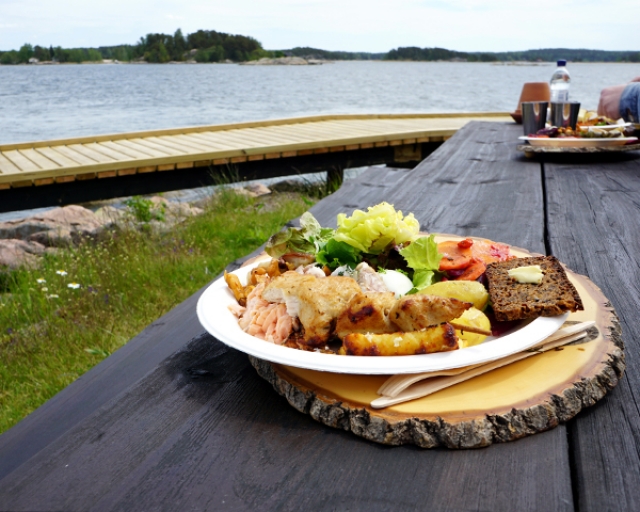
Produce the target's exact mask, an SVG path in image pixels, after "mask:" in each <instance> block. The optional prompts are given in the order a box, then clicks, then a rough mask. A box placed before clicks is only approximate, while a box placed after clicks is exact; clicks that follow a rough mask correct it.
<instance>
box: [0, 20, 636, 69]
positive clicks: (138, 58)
mask: <svg viewBox="0 0 640 512" xmlns="http://www.w3.org/2000/svg"><path fill="white" fill-rule="evenodd" d="M283 57H300V58H303V59H306V60H314V61H319V60H397V61H459V62H554V61H556V60H558V59H566V60H568V61H571V62H640V51H605V50H588V49H569V48H545V49H539V50H526V51H520V52H458V51H454V50H447V49H446V48H418V47H414V46H410V47H400V48H396V49H393V50H390V51H388V52H385V53H368V52H343V51H327V50H320V49H317V48H309V47H296V48H292V49H288V50H284V49H283V50H265V49H264V48H263V47H262V44H261V43H260V42H259V41H258V40H256V39H254V38H253V37H250V36H243V35H238V34H226V33H224V32H216V31H215V30H198V31H196V32H194V33H192V34H187V35H186V36H185V35H184V34H183V33H182V30H180V29H178V30H176V32H175V33H174V34H173V35H171V34H147V35H146V36H144V37H141V38H140V40H139V41H138V42H137V43H136V44H133V45H130V44H123V45H118V46H100V47H98V48H62V47H60V46H57V47H53V46H49V47H48V48H47V47H46V46H39V45H35V46H33V45H31V44H29V43H27V44H24V45H22V46H21V47H20V48H19V49H18V50H8V51H0V64H29V63H31V64H37V63H60V64H64V63H82V62H103V61H111V62H148V63H168V62H234V63H240V62H249V61H259V60H261V59H278V58H283Z"/></svg>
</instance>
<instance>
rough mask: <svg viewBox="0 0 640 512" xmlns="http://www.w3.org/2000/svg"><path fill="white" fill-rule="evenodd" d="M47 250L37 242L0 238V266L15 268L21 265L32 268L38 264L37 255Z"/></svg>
mask: <svg viewBox="0 0 640 512" xmlns="http://www.w3.org/2000/svg"><path fill="white" fill-rule="evenodd" d="M45 252H47V248H46V247H45V246H44V245H42V244H39V243H38V242H27V241H25V240H17V239H9V240H0V268H2V267H8V268H9V269H11V270H15V269H17V268H20V267H22V266H25V267H29V268H34V267H36V266H37V264H38V256H42V255H43V254H44V253H45Z"/></svg>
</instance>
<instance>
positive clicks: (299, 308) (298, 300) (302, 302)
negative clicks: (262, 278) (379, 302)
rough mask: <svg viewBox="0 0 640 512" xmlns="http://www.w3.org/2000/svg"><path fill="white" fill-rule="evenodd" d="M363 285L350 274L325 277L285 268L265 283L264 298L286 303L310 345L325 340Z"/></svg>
mask: <svg viewBox="0 0 640 512" xmlns="http://www.w3.org/2000/svg"><path fill="white" fill-rule="evenodd" d="M359 291H360V286H359V285H358V283H357V282H356V281H355V280H354V279H352V278H351V277H346V276H327V277H324V278H322V279H320V278H318V277H316V276H314V275H309V274H299V273H298V272H295V271H289V272H285V273H284V274H282V275H280V276H278V277H276V278H275V279H273V280H272V281H271V282H270V283H269V284H267V285H266V287H265V289H264V291H263V292H262V298H263V299H264V300H266V301H268V302H276V303H283V304H285V305H286V310H287V313H289V315H290V316H291V317H293V318H298V320H299V321H300V323H301V324H302V327H303V328H304V330H303V335H302V340H303V341H304V343H305V344H306V345H308V346H310V347H317V346H319V345H322V344H323V343H326V342H327V341H328V340H329V337H330V336H331V335H332V331H333V327H334V326H335V324H336V321H337V319H338V316H339V315H340V314H341V313H342V312H343V311H344V310H345V309H346V308H347V304H348V303H349V301H350V300H351V297H353V296H354V295H355V294H356V293H358V292H359Z"/></svg>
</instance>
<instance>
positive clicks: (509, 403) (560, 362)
mask: <svg viewBox="0 0 640 512" xmlns="http://www.w3.org/2000/svg"><path fill="white" fill-rule="evenodd" d="M568 275H569V278H570V279H571V280H572V282H573V283H574V285H575V286H576V288H577V289H578V292H579V293H580V296H581V298H582V301H583V304H584V308H585V309H584V311H579V312H576V313H571V315H570V316H569V318H568V320H567V322H571V323H574V322H583V321H587V320H595V322H596V326H595V327H593V328H591V329H590V330H589V332H588V336H587V337H586V338H584V339H582V340H580V341H579V342H576V343H574V344H572V345H567V346H565V347H562V348H560V349H556V350H552V351H550V352H545V353H543V354H538V355H535V356H532V357H530V358H528V359H526V360H523V361H520V362H517V363H514V364H512V365H510V366H507V367H504V368H499V369H497V370H494V371H492V372H489V373H487V374H484V375H481V376H478V377H476V378H473V379H471V380H469V381H466V382H463V383H460V384H457V385H455V386H452V387H450V388H447V389H444V390H442V391H439V392H437V393H434V394H433V395H430V396H427V397H424V398H420V399H417V400H413V401H411V402H406V403H402V404H398V405H394V406H391V407H388V408H386V409H378V410H376V409H373V408H371V407H370V406H369V403H370V402H371V401H372V400H374V399H375V398H377V397H378V395H377V394H376V390H377V389H378V388H379V387H380V386H381V385H382V383H383V382H384V381H385V380H386V378H387V377H386V376H384V375H382V376H367V375H349V374H336V373H328V372H319V371H313V370H305V369H301V368H293V367H289V366H283V365H279V364H275V363H270V362H268V361H263V360H260V359H257V358H255V357H251V356H250V359H251V363H252V364H253V366H254V367H255V368H256V370H257V371H258V373H259V375H260V376H262V377H263V378H264V379H266V380H267V381H269V382H270V383H271V384H272V385H273V387H274V388H275V390H276V391H277V392H278V393H279V394H280V395H282V396H283V397H285V398H286V399H287V401H288V402H289V403H290V404H291V405H292V406H293V407H295V408H296V409H297V410H299V411H300V412H303V413H305V414H309V415H310V416H311V417H312V418H314V419H315V420H317V421H319V422H321V423H324V424H325V425H328V426H330V427H334V428H340V429H343V430H347V431H351V432H353V433H354V434H356V435H358V436H361V437H364V438H366V439H369V440H371V441H375V442H377V443H382V444H387V445H401V444H415V445H418V446H420V447H423V448H434V447H439V446H442V447H447V448H479V447H483V446H488V445H490V444H492V443H496V442H506V441H513V440H515V439H519V438H522V437H524V436H527V435H531V434H535V433H537V432H542V431H545V430H549V429H551V428H554V427H556V426H557V425H558V424H559V423H561V422H566V421H568V420H570V419H571V418H573V417H574V416H575V415H576V414H578V413H579V412H580V411H581V410H582V409H583V408H585V407H589V406H591V405H593V404H595V403H596V402H597V401H598V400H600V399H601V398H602V397H604V396H605V394H606V393H607V392H608V391H610V390H611V389H613V388H614V387H615V386H616V384H617V383H618V380H619V379H620V378H621V376H622V374H623V372H624V369H625V362H624V352H623V349H624V347H623V342H622V334H621V331H620V326H619V323H618V320H617V316H616V314H615V311H614V310H613V307H612V306H611V304H610V303H609V301H608V300H607V298H606V297H605V296H604V295H603V294H602V292H601V291H600V289H599V288H598V287H597V286H596V285H595V284H594V283H592V282H591V281H590V280H589V279H588V278H587V277H585V276H581V275H578V274H574V273H572V272H570V271H568ZM345 357H349V356H345ZM351 357H354V356H351Z"/></svg>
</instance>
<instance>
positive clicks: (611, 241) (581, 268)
mask: <svg viewBox="0 0 640 512" xmlns="http://www.w3.org/2000/svg"><path fill="white" fill-rule="evenodd" d="M544 170H545V175H546V181H547V187H546V190H547V196H548V200H547V203H548V219H549V220H548V230H549V240H550V247H551V251H552V253H553V254H554V255H556V256H557V257H558V258H560V259H561V260H562V261H564V262H565V263H567V265H569V266H570V267H571V268H573V269H574V270H576V271H578V272H580V273H582V274H585V275H588V276H589V277H590V278H591V280H593V281H594V282H595V283H596V284H597V285H598V286H600V288H602V291H603V292H604V293H605V294H606V295H607V296H608V297H609V298H610V299H611V302H612V304H613V306H614V307H615V309H616V311H617V313H618V316H619V318H620V328H621V330H622V333H623V336H624V340H625V355H626V363H627V371H626V373H625V377H624V378H623V379H622V381H621V383H620V385H619V386H618V387H617V389H616V390H615V392H613V393H611V394H610V395H608V396H607V397H605V398H604V399H603V400H602V401H601V402H600V403H598V404H597V405H596V406H595V407H593V408H591V409H589V410H588V411H585V412H584V413H583V414H581V415H580V416H579V419H578V421H576V422H572V423H571V424H570V440H571V447H572V458H573V460H574V471H575V484H576V489H577V492H576V495H577V505H578V508H579V509H580V510H585V511H604V510H612V511H613V510H637V509H639V508H640V469H639V468H640V455H639V452H640V450H639V447H640V413H639V412H638V411H639V408H638V402H639V397H638V389H640V351H639V349H638V347H639V345H638V340H640V326H639V324H638V304H640V281H639V279H638V267H639V256H638V255H639V254H640V237H638V229H639V228H640V225H639V224H640V204H639V203H638V197H640V158H635V159H622V158H615V157H612V158H610V159H604V160H603V159H602V158H599V159H591V160H585V159H580V160H576V161H575V162H572V161H570V160H567V159H564V161H563V162H561V163H558V162H545V163H544Z"/></svg>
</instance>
